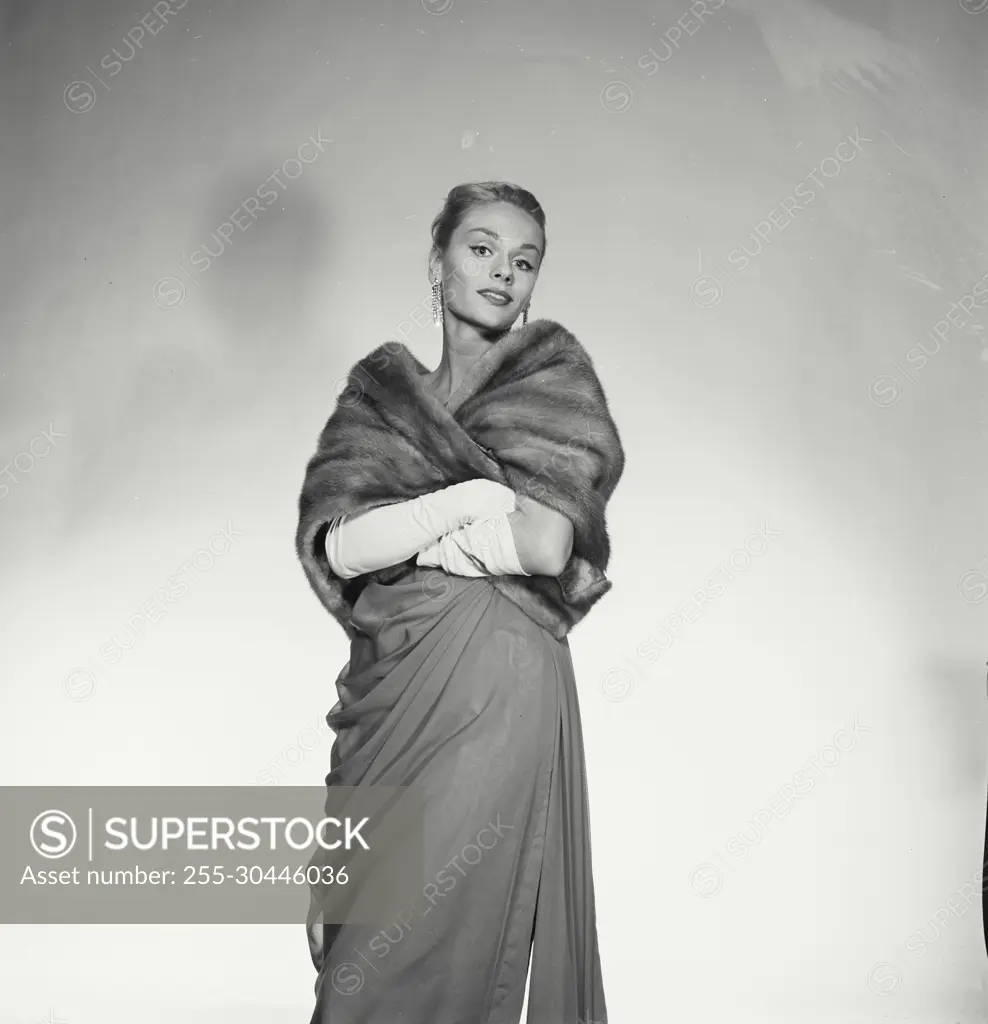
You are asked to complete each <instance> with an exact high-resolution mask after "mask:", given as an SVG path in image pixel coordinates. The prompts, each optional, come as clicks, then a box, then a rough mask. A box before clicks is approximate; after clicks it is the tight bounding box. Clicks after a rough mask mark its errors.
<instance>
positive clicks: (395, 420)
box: [295, 320, 624, 639]
mask: <svg viewBox="0 0 988 1024" xmlns="http://www.w3.org/2000/svg"><path fill="white" fill-rule="evenodd" d="M428 372H429V371H428V369H427V368H426V367H425V366H423V365H422V363H421V362H419V360H418V359H416V358H415V356H414V355H413V354H412V353H411V352H410V351H409V349H408V348H407V347H406V346H405V345H403V344H401V343H400V342H397V341H390V342H388V343H386V344H384V345H381V346H380V347H378V348H376V349H375V350H374V351H373V352H371V353H370V355H368V356H365V357H364V358H363V359H361V360H360V361H359V362H357V363H356V364H354V366H353V367H352V368H351V370H350V372H349V374H348V376H347V380H346V386H345V387H344V389H343V391H342V392H341V393H340V395H339V397H338V399H337V404H336V408H335V410H334V411H333V413H332V415H331V416H330V417H329V420H328V421H327V423H326V425H325V427H324V428H323V430H322V433H321V434H320V436H319V442H318V447H317V450H316V453H315V455H314V456H313V457H312V458H311V459H310V460H309V463H308V467H307V469H306V473H305V480H304V483H303V487H302V493H301V495H300V498H299V522H298V530H297V532H296V537H295V544H296V551H297V554H298V557H299V560H300V561H301V563H302V567H303V568H304V570H305V574H306V577H307V578H308V580H309V583H310V585H311V586H312V589H313V590H314V591H315V592H316V594H317V595H318V597H319V599H320V601H322V603H323V605H324V606H325V608H326V609H327V610H328V611H329V612H330V614H331V615H332V616H333V617H334V618H335V619H336V620H337V622H339V624H340V625H341V626H342V627H343V629H344V630H345V631H346V633H347V636H348V637H350V638H351V639H352V638H353V636H354V629H353V626H352V624H351V621H350V616H351V613H352V611H353V605H354V603H355V602H356V600H357V598H358V597H359V595H360V592H361V590H363V588H364V587H365V586H366V584H367V583H368V582H369V581H371V580H374V581H377V582H381V583H389V582H393V581H394V580H396V579H398V578H399V577H400V576H402V575H404V574H405V573H407V572H408V571H409V570H411V569H414V568H415V559H414V558H412V559H409V560H408V561H407V562H403V563H401V564H400V565H394V566H388V567H387V568H385V569H378V570H376V571H375V572H370V573H365V574H363V575H361V576H358V577H356V578H355V579H352V580H343V579H341V578H339V577H338V576H336V574H335V573H333V571H332V570H331V569H330V567H329V564H328V561H327V559H326V553H325V534H326V530H327V529H328V526H329V523H330V522H331V521H332V520H333V519H335V518H337V517H339V516H341V515H347V514H350V515H352V514H354V513H357V512H364V511H367V510H369V509H372V508H376V507H378V506H380V505H389V504H392V503H394V502H400V501H407V500H409V499H411V498H415V497H418V496H419V495H421V494H426V493H429V492H431V491H436V490H439V489H441V488H444V487H448V486H450V485H451V484H456V483H460V482H461V481H464V480H470V479H473V478H476V477H485V478H487V479H489V480H496V481H497V482H498V483H502V484H506V485H507V486H508V487H510V488H511V489H512V490H514V491H515V492H517V493H519V494H524V495H527V496H529V497H530V498H533V499H534V500H535V501H538V502H540V503H541V504H543V505H546V506H548V507H550V508H553V509H555V510H556V511H557V512H560V513H562V514H563V515H565V516H566V517H567V518H568V519H569V520H570V521H571V522H572V524H573V551H572V554H571V556H570V558H569V561H568V562H567V564H566V567H565V569H564V570H563V572H562V573H561V574H560V575H559V576H558V577H555V578H553V577H549V576H492V577H489V579H490V582H491V583H492V584H493V586H495V587H497V589H498V590H499V591H500V592H501V593H502V594H504V595H505V596H506V597H508V598H510V599H511V600H512V601H514V602H515V604H517V605H518V606H519V607H520V608H521V609H522V611H524V612H525V613H526V614H527V615H528V616H529V617H530V618H532V619H533V620H534V621H535V622H537V623H538V624H539V625H541V626H543V627H544V628H545V629H547V630H548V631H549V632H550V633H552V635H553V636H555V637H556V638H557V639H562V638H563V637H565V636H566V634H567V633H568V632H569V631H570V630H571V629H572V628H573V626H574V625H576V623H577V622H579V621H580V620H581V619H582V618H583V617H584V615H586V613H587V612H588V611H589V610H590V608H591V607H592V606H593V605H594V604H595V603H596V602H597V601H598V600H599V599H600V598H601V596H603V595H604V594H605V593H607V591H608V590H610V588H611V582H610V580H609V579H608V578H607V577H606V575H605V570H606V569H607V563H608V561H609V559H610V540H609V538H608V534H607V526H606V522H605V507H606V504H607V502H608V500H609V499H610V497H611V495H612V493H613V492H614V488H615V487H616V486H617V483H618V480H619V479H620V477H621V474H622V472H623V470H624V449H623V448H622V446H621V440H620V437H619V436H618V431H617V427H616V426H615V424H614V421H613V420H612V418H611V415H610V411H609V410H608V406H607V399H606V397H605V396H604V391H603V389H602V387H601V385H600V381H599V380H598V379H597V374H596V373H595V372H594V368H593V363H592V362H591V359H590V356H589V355H588V354H587V352H586V351H585V350H584V348H583V347H582V345H580V343H579V342H578V341H577V340H576V338H575V337H574V336H573V335H572V334H570V333H569V332H568V331H567V330H566V329H565V328H564V327H562V326H561V325H560V324H558V323H555V322H554V321H552V320H533V321H531V322H530V323H528V324H526V325H523V326H520V327H517V328H515V329H513V330H511V331H509V332H508V333H507V334H505V335H504V336H503V337H501V338H500V339H499V340H498V341H496V342H495V343H494V344H492V345H491V347H490V348H489V349H488V350H487V351H486V352H484V354H483V355H481V356H480V357H479V358H478V359H477V360H476V362H474V363H473V364H472V365H471V367H470V369H469V370H468V371H467V374H466V377H465V378H464V380H463V383H462V384H461V385H460V387H458V388H457V389H456V391H455V392H454V393H453V394H452V395H450V396H449V398H448V399H447V400H446V402H445V403H443V402H441V401H440V400H439V399H438V398H437V397H436V396H435V395H434V394H432V392H430V391H429V390H428V388H427V387H426V386H425V383H424V381H423V379H422V378H423V375H425V374H427V373H428Z"/></svg>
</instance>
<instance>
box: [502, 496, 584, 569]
mask: <svg viewBox="0 0 988 1024" xmlns="http://www.w3.org/2000/svg"><path fill="white" fill-rule="evenodd" d="M508 522H509V523H510V524H511V533H512V535H513V537H514V541H515V550H516V551H517V552H518V561H519V563H520V564H521V566H522V568H523V569H524V570H525V572H526V573H527V574H528V575H530V576H558V575H559V574H560V573H561V572H562V571H563V569H565V568H566V563H567V562H568V561H569V557H570V555H571V554H572V551H573V524H572V523H571V522H570V521H569V520H568V519H567V518H566V516H564V515H563V514H562V513H561V512H557V511H556V510H555V509H551V508H547V507H546V506H545V505H540V504H539V502H537V501H535V500H534V499H533V498H529V497H528V496H527V495H524V494H519V495H518V496H517V508H516V510H515V511H514V512H511V513H509V514H508Z"/></svg>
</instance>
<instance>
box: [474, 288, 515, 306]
mask: <svg viewBox="0 0 988 1024" xmlns="http://www.w3.org/2000/svg"><path fill="white" fill-rule="evenodd" d="M477 294H478V295H482V296H483V297H484V298H485V299H487V301H488V302H489V303H491V305H493V306H507V305H508V304H509V303H510V302H511V299H509V298H508V297H507V296H506V295H502V294H501V293H500V292H492V291H478V292H477Z"/></svg>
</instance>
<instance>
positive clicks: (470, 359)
mask: <svg viewBox="0 0 988 1024" xmlns="http://www.w3.org/2000/svg"><path fill="white" fill-rule="evenodd" d="M451 320H452V318H451V317H449V316H447V319H446V324H445V325H444V329H443V354H442V358H441V359H440V360H439V365H438V366H437V367H436V368H435V369H434V370H432V371H430V372H429V373H428V374H427V375H426V380H427V382H428V384H429V385H430V386H431V387H432V388H433V389H434V390H435V391H436V392H437V395H438V397H439V398H440V399H441V400H442V401H444V402H445V401H446V399H448V398H449V397H450V395H452V394H453V392H454V391H456V389H457V388H458V387H459V386H460V385H461V384H462V383H463V378H464V377H466V375H467V371H468V370H469V369H470V367H471V366H473V364H474V363H475V362H476V361H477V360H478V359H479V358H480V357H481V356H482V355H483V354H484V353H485V352H486V351H488V349H490V347H491V345H493V344H494V342H496V341H497V340H498V337H501V336H502V335H503V334H504V333H505V332H502V334H501V335H498V336H497V337H488V336H484V335H482V334H481V333H480V332H479V331H478V330H477V329H476V328H475V327H473V325H471V324H467V323H465V322H464V321H462V320H458V321H454V322H452V323H451V322H450V321H451Z"/></svg>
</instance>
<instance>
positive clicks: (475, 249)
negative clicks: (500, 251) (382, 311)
mask: <svg viewBox="0 0 988 1024" xmlns="http://www.w3.org/2000/svg"><path fill="white" fill-rule="evenodd" d="M481 249H487V246H486V245H484V244H480V245H471V246H470V250H471V251H472V252H475V253H477V255H478V256H481V255H483V254H482V253H481V252H480V250H481ZM487 251H488V252H490V249H487Z"/></svg>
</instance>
